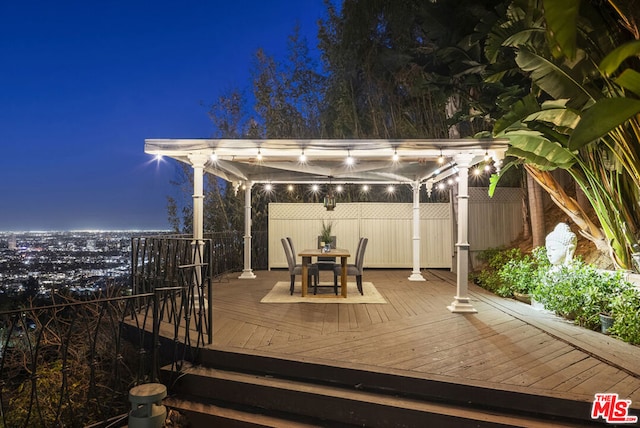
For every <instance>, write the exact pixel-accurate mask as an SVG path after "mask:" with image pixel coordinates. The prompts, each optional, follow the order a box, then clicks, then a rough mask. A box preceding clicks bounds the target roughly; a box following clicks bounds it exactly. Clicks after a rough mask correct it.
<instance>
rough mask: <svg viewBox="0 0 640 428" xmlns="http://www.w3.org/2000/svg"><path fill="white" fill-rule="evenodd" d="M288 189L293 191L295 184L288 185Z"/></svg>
mask: <svg viewBox="0 0 640 428" xmlns="http://www.w3.org/2000/svg"><path fill="white" fill-rule="evenodd" d="M287 191H289V192H293V184H289V185H288V186H287Z"/></svg>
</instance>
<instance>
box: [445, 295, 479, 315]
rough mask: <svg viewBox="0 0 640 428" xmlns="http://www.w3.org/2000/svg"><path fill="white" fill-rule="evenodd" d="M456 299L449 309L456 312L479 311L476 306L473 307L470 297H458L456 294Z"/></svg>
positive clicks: (473, 312)
mask: <svg viewBox="0 0 640 428" xmlns="http://www.w3.org/2000/svg"><path fill="white" fill-rule="evenodd" d="M455 299H456V300H454V301H453V302H451V304H450V305H449V306H447V309H449V310H450V311H451V312H453V313H454V314H475V313H478V311H477V310H476V308H474V307H473V305H472V304H471V303H469V298H468V297H458V296H455Z"/></svg>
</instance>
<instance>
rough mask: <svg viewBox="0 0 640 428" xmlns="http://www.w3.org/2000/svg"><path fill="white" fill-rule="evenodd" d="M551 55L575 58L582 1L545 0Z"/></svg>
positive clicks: (545, 15)
mask: <svg viewBox="0 0 640 428" xmlns="http://www.w3.org/2000/svg"><path fill="white" fill-rule="evenodd" d="M542 4H543V5H544V17H545V20H546V23H547V30H548V32H547V34H548V35H549V39H550V41H549V45H550V46H551V48H552V49H551V53H552V54H553V56H555V57H556V58H559V57H560V56H562V55H564V56H566V57H567V58H575V55H576V38H577V29H578V26H577V22H578V11H579V9H580V0H562V1H557V0H543V2H542Z"/></svg>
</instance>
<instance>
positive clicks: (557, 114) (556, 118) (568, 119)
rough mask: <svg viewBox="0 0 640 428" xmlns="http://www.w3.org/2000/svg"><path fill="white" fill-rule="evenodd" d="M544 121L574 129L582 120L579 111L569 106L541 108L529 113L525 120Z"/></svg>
mask: <svg viewBox="0 0 640 428" xmlns="http://www.w3.org/2000/svg"><path fill="white" fill-rule="evenodd" d="M531 120H536V121H542V122H548V123H552V124H554V125H555V126H559V127H562V128H565V129H574V128H575V127H576V126H577V125H578V123H579V122H580V115H579V114H578V112H577V111H575V110H572V109H567V108H558V109H549V110H541V111H538V112H535V113H533V114H531V115H529V116H528V117H527V118H526V119H525V121H531Z"/></svg>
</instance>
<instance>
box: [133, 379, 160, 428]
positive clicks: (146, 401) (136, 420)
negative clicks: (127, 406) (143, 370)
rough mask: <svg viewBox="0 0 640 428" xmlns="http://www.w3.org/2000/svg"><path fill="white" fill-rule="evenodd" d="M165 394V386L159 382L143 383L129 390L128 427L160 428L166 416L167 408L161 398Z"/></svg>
mask: <svg viewBox="0 0 640 428" xmlns="http://www.w3.org/2000/svg"><path fill="white" fill-rule="evenodd" d="M166 396H167V387H166V386H164V385H163V384H161V383H145V384H143V385H138V386H134V387H133V388H131V389H130V390H129V402H130V403H131V411H130V412H129V428H162V426H163V425H164V421H165V419H166V418H167V409H166V407H164V406H163V405H162V404H160V403H161V402H162V399H163V398H165V397H166Z"/></svg>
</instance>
